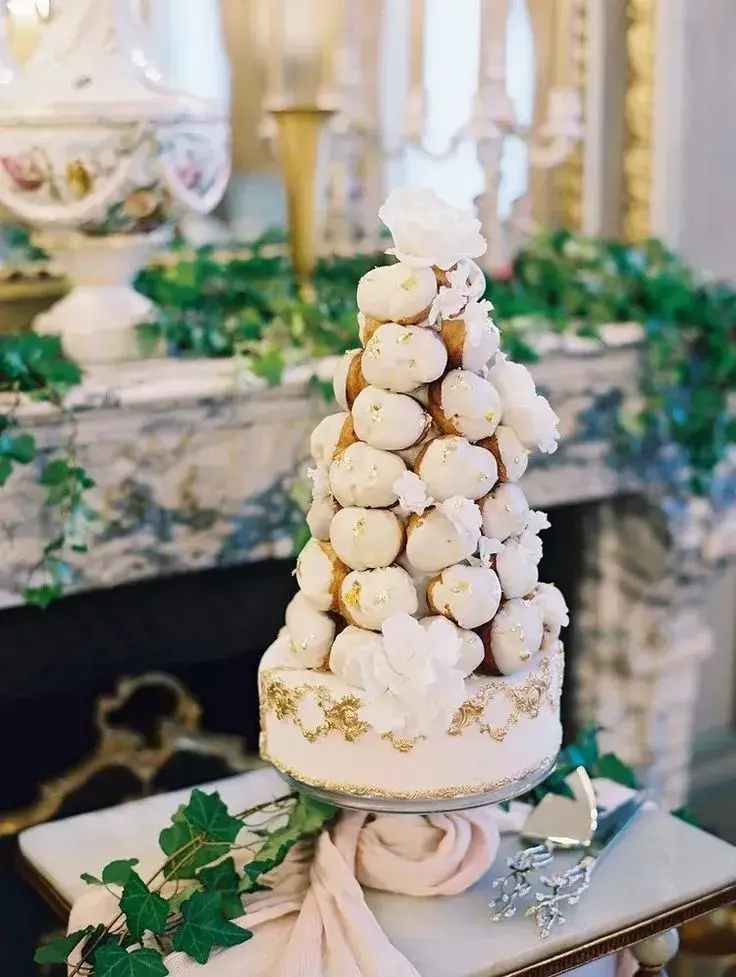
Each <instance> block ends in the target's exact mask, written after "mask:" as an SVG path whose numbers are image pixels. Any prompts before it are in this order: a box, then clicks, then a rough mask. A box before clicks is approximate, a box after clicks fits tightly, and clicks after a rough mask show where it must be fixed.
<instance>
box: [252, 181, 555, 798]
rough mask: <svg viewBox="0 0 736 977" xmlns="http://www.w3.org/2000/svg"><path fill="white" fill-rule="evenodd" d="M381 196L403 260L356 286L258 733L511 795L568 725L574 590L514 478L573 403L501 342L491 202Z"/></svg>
mask: <svg viewBox="0 0 736 977" xmlns="http://www.w3.org/2000/svg"><path fill="white" fill-rule="evenodd" d="M379 216H380V217H381V219H382V220H383V221H384V223H385V224H386V225H387V226H388V228H389V230H390V231H391V233H392V235H393V238H394V245H395V247H394V248H392V249H391V250H390V252H389V253H391V254H394V255H395V257H396V258H397V259H398V264H394V265H389V266H384V267H381V268H378V269H375V270H374V271H373V272H370V273H369V274H368V275H367V276H365V278H364V279H363V280H362V281H361V282H360V283H359V285H358V307H359V317H358V318H359V323H360V339H361V341H362V342H363V343H364V346H365V349H364V350H363V351H361V350H355V351H352V352H351V353H350V354H349V355H347V356H346V357H345V358H344V359H343V361H342V362H341V363H340V365H339V367H338V369H337V372H336V376H335V393H336V397H337V400H338V403H339V405H340V407H341V408H342V413H339V414H335V415H333V416H332V417H330V418H327V419H326V420H324V421H322V422H321V424H320V425H318V427H317V428H316V430H315V433H314V436H313V437H312V440H311V448H312V455H313V460H314V465H315V467H314V468H313V469H312V470H311V472H310V474H311V476H312V482H313V504H312V508H311V509H310V513H309V516H308V525H309V528H310V530H311V532H312V536H313V538H312V540H310V542H309V543H308V544H307V546H306V547H305V549H304V551H303V552H302V554H301V555H300V557H299V560H298V561H297V580H298V583H299V587H300V593H299V594H298V595H297V597H296V598H295V599H294V600H293V601H292V602H291V604H290V605H289V608H288V611H287V615H286V627H285V628H284V629H283V630H282V632H281V634H280V635H279V637H278V639H277V640H276V642H275V643H274V644H273V645H272V646H271V648H269V650H268V651H267V652H266V654H265V655H264V656H263V660H262V662H261V666H260V672H259V690H260V702H261V753H262V755H263V756H264V758H265V759H267V760H269V761H271V762H272V763H273V764H274V765H275V766H276V767H277V768H279V769H280V770H281V771H283V772H284V773H286V774H288V775H290V776H291V777H293V778H294V779H296V780H297V781H300V782H302V783H303V784H307V785H311V786H313V787H315V788H321V789H323V790H328V791H334V792H339V793H341V794H344V795H345V794H348V795H353V796H355V797H362V798H367V799H370V798H391V799H394V798H395V799H411V800H417V799H420V798H424V799H436V800H438V801H439V800H440V799H449V798H453V799H457V798H462V797H464V796H472V795H478V794H490V793H494V792H495V793H498V792H504V793H506V794H507V795H509V796H511V795H513V793H514V785H519V784H522V783H523V782H525V781H528V780H529V778H534V777H535V776H537V775H540V776H541V775H542V774H543V773H545V772H546V770H547V769H548V768H549V766H550V765H551V764H552V762H553V761H554V758H555V756H556V754H557V751H558V750H559V746H560V739H561V726H560V694H561V689H562V673H563V650H562V643H561V641H560V631H561V628H562V627H564V626H565V625H566V624H567V623H568V619H567V607H566V605H565V601H564V598H563V597H562V595H561V594H560V592H559V591H558V590H557V589H556V588H555V587H554V586H553V585H552V584H540V583H539V582H538V572H537V568H538V564H539V561H540V559H541V555H542V543H541V539H540V537H539V532H540V531H541V530H543V529H545V528H546V527H547V526H548V525H549V523H548V522H547V519H546V516H545V514H544V513H540V512H534V511H532V510H530V509H529V506H528V504H527V502H526V499H525V497H524V493H523V491H522V490H521V489H520V488H518V487H517V486H516V485H515V484H514V483H515V482H516V481H518V479H520V478H521V477H522V475H523V474H524V471H525V470H526V467H527V464H528V457H529V454H530V452H531V451H533V450H540V451H545V452H551V451H554V450H555V449H556V447H557V438H558V433H557V418H556V417H555V415H554V412H553V411H552V408H551V407H550V406H549V404H548V403H547V401H546V400H545V398H544V397H542V396H541V395H539V394H538V393H537V391H536V387H535V385H534V380H533V379H532V377H531V374H530V373H529V372H528V370H526V368H525V367H523V366H520V365H519V364H516V363H512V362H510V361H509V360H507V358H506V357H505V356H504V354H503V353H501V352H499V349H498V347H499V339H500V338H502V337H500V335H499V332H498V329H497V327H496V326H495V324H494V323H493V320H492V319H491V316H490V312H491V310H492V308H493V307H492V305H491V303H490V302H488V301H486V300H482V295H483V291H484V280H483V274H482V272H481V270H480V268H479V267H478V265H477V264H475V262H474V261H473V260H472V259H473V258H476V257H479V256H480V255H481V254H483V252H484V251H485V242H484V241H483V238H482V237H481V235H480V233H479V228H480V225H479V222H478V221H477V220H475V219H474V218H473V217H471V216H469V215H466V214H463V213H461V212H459V211H456V210H455V209H454V208H452V207H449V206H448V205H447V204H445V203H443V202H442V201H441V200H439V198H437V197H436V196H435V195H434V194H433V193H432V192H431V191H428V190H400V191H396V192H394V193H392V194H391V196H390V197H389V199H388V201H387V202H386V204H385V205H384V207H382V208H381V211H380V215H379ZM427 385H428V386H427ZM412 468H413V471H412V470H411V469H412Z"/></svg>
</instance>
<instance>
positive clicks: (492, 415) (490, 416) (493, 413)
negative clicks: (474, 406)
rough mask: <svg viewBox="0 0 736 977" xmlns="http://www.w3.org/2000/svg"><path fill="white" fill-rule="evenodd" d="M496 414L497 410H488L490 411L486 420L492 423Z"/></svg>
mask: <svg viewBox="0 0 736 977" xmlns="http://www.w3.org/2000/svg"><path fill="white" fill-rule="evenodd" d="M495 416H496V412H495V411H492V410H489V411H488V413H487V414H486V420H487V421H488V423H489V424H490V423H491V421H492V420H493V419H494V417H495Z"/></svg>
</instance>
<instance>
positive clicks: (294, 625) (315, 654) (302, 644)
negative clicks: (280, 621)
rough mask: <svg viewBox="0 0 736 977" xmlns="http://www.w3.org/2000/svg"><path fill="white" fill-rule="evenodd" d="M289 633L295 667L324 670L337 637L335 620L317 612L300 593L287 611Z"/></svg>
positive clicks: (293, 599)
mask: <svg viewBox="0 0 736 977" xmlns="http://www.w3.org/2000/svg"><path fill="white" fill-rule="evenodd" d="M286 629H287V631H288V632H289V648H290V650H291V654H292V655H293V658H294V664H295V665H299V666H301V667H302V668H321V667H322V666H323V665H324V663H325V660H326V659H327V655H328V653H329V651H330V646H331V645H332V640H333V638H334V637H335V622H334V621H333V620H332V618H331V617H330V616H329V615H328V614H323V613H322V612H321V611H318V610H316V609H315V608H314V607H313V606H312V604H311V603H310V602H309V600H308V599H307V597H306V596H305V595H304V594H303V593H298V594H296V595H295V596H294V597H293V598H292V600H291V602H290V603H289V606H288V607H287V608H286Z"/></svg>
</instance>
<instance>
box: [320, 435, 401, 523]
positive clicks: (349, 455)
mask: <svg viewBox="0 0 736 977" xmlns="http://www.w3.org/2000/svg"><path fill="white" fill-rule="evenodd" d="M406 470H407V469H406V465H405V464H404V462H403V461H402V460H401V458H399V456H398V455H395V454H392V453H391V452H390V451H380V450H379V449H378V448H372V447H371V446H370V445H369V444H364V443H363V442H362V441H356V442H355V444H351V445H349V446H348V447H347V448H346V449H345V450H344V451H342V452H340V454H339V455H338V456H337V458H335V460H334V461H333V462H332V464H331V465H330V471H329V482H330V490H331V492H332V494H333V495H334V497H335V498H336V499H337V501H338V502H339V503H340V505H341V506H345V507H346V506H360V507H365V508H368V509H387V508H388V507H389V506H392V505H394V504H395V503H396V501H397V499H398V495H397V493H396V491H395V490H394V483H395V482H396V481H398V479H400V478H401V476H402V475H403V474H404V472H405V471H406Z"/></svg>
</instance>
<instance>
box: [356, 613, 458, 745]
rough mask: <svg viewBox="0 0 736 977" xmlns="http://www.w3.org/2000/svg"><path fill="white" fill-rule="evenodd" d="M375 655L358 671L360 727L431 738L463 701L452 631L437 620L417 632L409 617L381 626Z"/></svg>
mask: <svg viewBox="0 0 736 977" xmlns="http://www.w3.org/2000/svg"><path fill="white" fill-rule="evenodd" d="M382 632H383V641H382V644H381V651H380V652H379V651H377V650H376V651H374V652H373V653H372V654H371V655H370V657H369V658H368V659H367V660H366V661H365V662H364V664H363V668H362V679H363V686H364V688H365V691H366V699H367V701H366V702H365V703H364V705H362V706H361V707H360V709H359V711H358V712H359V716H360V719H361V720H362V721H363V722H367V723H369V724H370V725H371V726H372V727H373V728H374V729H375V730H376V732H378V733H381V734H386V733H393V734H394V735H396V736H408V737H412V736H431V735H433V734H437V733H441V732H444V731H445V730H447V729H448V728H449V726H450V723H451V722H452V717H453V716H454V714H455V713H456V712H457V710H458V709H459V708H460V706H461V705H462V703H463V700H464V698H465V682H464V675H463V670H462V667H461V664H460V663H461V660H462V659H463V657H464V656H463V651H464V649H463V642H462V638H461V636H460V634H459V633H458V630H457V628H454V627H453V626H452V625H451V624H450V622H449V621H446V620H444V619H442V618H440V619H437V620H435V621H433V622H432V623H431V624H429V625H428V626H426V627H423V626H422V625H421V624H420V623H419V621H417V620H416V619H415V618H413V617H411V616H410V615H409V614H395V615H394V616H393V617H391V618H389V619H388V620H386V621H384V624H383V628H382Z"/></svg>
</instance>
